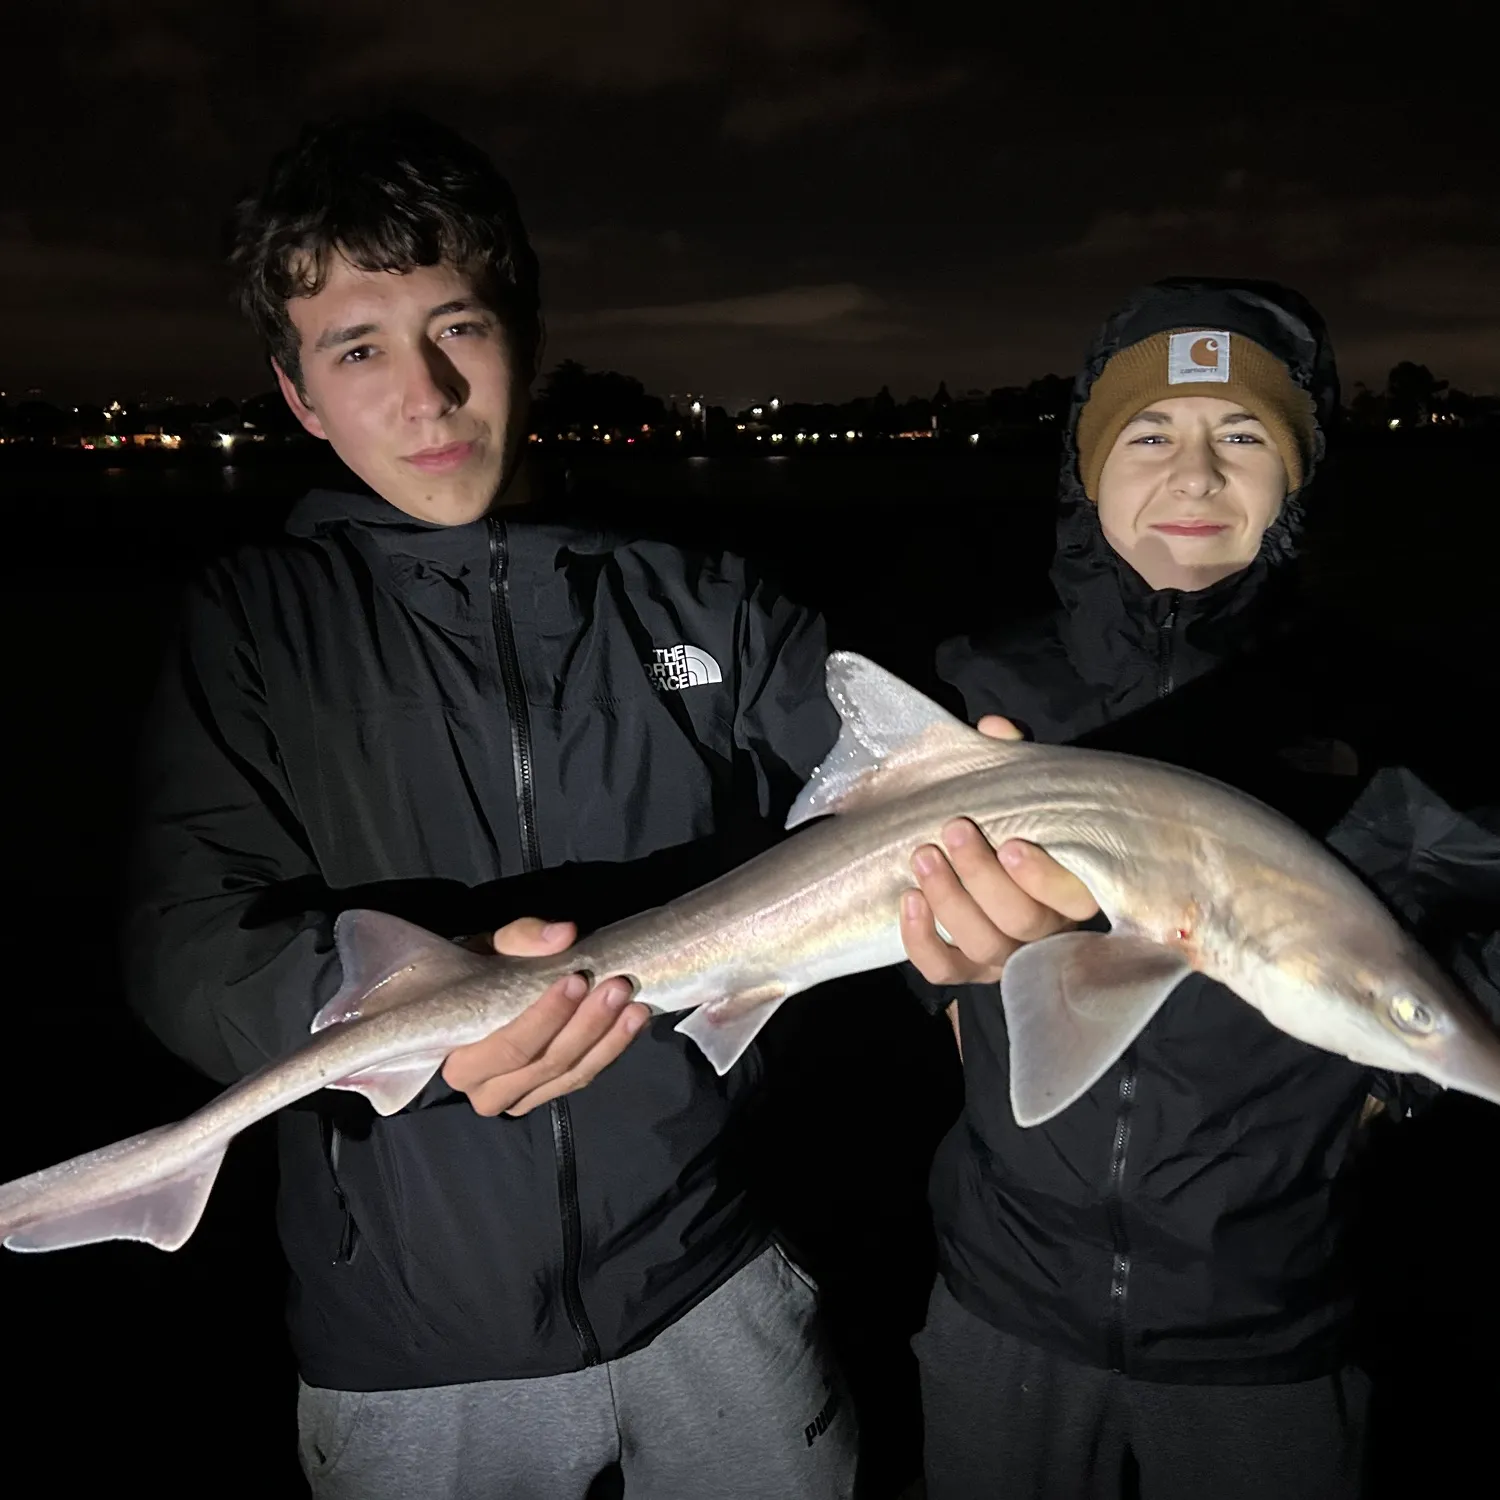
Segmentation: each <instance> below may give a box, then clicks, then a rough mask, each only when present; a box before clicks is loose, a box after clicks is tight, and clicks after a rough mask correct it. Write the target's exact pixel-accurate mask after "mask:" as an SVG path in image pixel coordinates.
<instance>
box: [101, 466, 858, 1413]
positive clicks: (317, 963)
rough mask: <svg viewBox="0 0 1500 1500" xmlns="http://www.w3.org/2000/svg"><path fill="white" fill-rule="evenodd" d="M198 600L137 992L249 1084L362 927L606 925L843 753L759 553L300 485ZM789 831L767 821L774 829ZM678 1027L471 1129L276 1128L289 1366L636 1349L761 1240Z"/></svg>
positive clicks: (720, 1112) (146, 833) (419, 1119)
mask: <svg viewBox="0 0 1500 1500" xmlns="http://www.w3.org/2000/svg"><path fill="white" fill-rule="evenodd" d="M288 530H289V532H290V536H289V537H287V538H286V539H285V540H283V541H282V542H280V543H278V544H276V545H273V546H269V547H256V548H250V549H246V550H244V551H242V552H241V553H239V554H238V555H236V556H234V557H233V558H231V559H229V560H227V561H225V562H222V563H219V564H216V565H215V566H213V567H212V568H211V569H209V571H208V572H207V573H206V575H205V576H204V577H203V578H202V579H201V580H200V582H199V583H198V584H197V586H196V587H195V588H194V589H193V590H192V591H191V594H190V598H189V601H188V607H187V610H186V617H185V622H184V626H183V630H182V634H181V640H180V644H179V646H178V648H177V651H176V654H175V656H174V658H173V660H172V661H171V662H170V664H169V667H168V670H167V672H166V674H165V679H164V682H163V684H162V688H161V693H160V698H159V702H158V705H157V709H156V713H155V717H154V723H153V726H152V728H151V730H150V731H149V732H148V736H147V740H146V745H145V754H144V757H143V761H144V772H145V785H144V787H143V789H142V791H143V806H144V809H145V814H144V818H143V823H142V827H141V830H140V836H139V848H138V858H137V860H136V865H135V873H134V898H133V905H132V909H131V914H130V920H129V923H128V929H127V931H128V937H127V957H126V973H127V982H128V984H129V986H130V993H131V997H132V1003H133V1005H134V1006H135V1008H136V1009H137V1010H138V1011H139V1013H140V1014H141V1015H142V1016H143V1017H144V1019H145V1020H146V1021H147V1023H148V1024H149V1025H150V1026H151V1027H152V1029H153V1030H155V1031H156V1033H157V1034H158V1035H159V1036H160V1037H161V1038H162V1039H163V1040H164V1041H165V1042H166V1043H167V1045H168V1046H170V1047H171V1048H172V1049H173V1050H174V1051H175V1052H177V1053H178V1054H179V1055H180V1056H182V1057H184V1058H186V1059H187V1060H188V1061H190V1062H191V1063H193V1064H194V1065H196V1066H197V1067H198V1068H200V1069H201V1070H202V1071H203V1072H205V1073H207V1074H208V1075H209V1076H210V1077H212V1078H215V1079H217V1080H220V1081H222V1082H228V1081H230V1080H233V1079H236V1078H239V1077H242V1076H243V1075H245V1074H247V1073H249V1072H250V1071H252V1070H253V1069H255V1068H257V1067H259V1066H261V1065H262V1064H264V1063H265V1062H267V1061H269V1060H272V1059H275V1058H277V1057H280V1056H282V1055H284V1054H285V1053H287V1052H289V1051H291V1050H292V1049H293V1048H295V1047H296V1046H298V1045H299V1044H300V1043H302V1042H303V1041H305V1040H306V1037H307V1034H308V1024H309V1022H310V1021H311V1019H312V1017H313V1015H314V1014H315V1012H316V1011H317V1010H318V1008H319V1006H320V1005H322V1004H323V1003H324V1002H325V1001H326V1000H327V999H328V998H329V997H330V996H331V994H332V993H333V991H334V989H335V988H336V987H337V985H338V983H339V965H338V959H337V956H336V954H335V952H334V948H333V942H332V927H333V919H334V917H335V916H336V915H337V913H338V912H339V911H341V910H346V909H349V908H353V907H370V908H374V909H377V910H382V911H387V912H391V913H393V914H395V915H399V916H402V917H405V918H406V919H408V920H411V921H415V922H418V923H420V924H422V925H424V926H426V927H428V928H431V929H434V930H436V931H438V932H441V933H444V934H446V935H449V936H459V935H464V934H469V933H475V932H482V931H487V930H492V929H493V928H494V927H496V926H498V925H500V924H501V923H503V922H505V921H507V920H510V919H511V918H514V917H519V916H525V915H541V916H551V917H568V918H573V919H576V920H577V921H579V923H580V925H581V926H583V927H584V928H588V927H591V926H594V925H596V924H598V923H599V922H602V921H605V920H610V919H613V918H617V917H620V916H624V915H626V914H629V913H631V912H634V911H638V910H641V909H643V908H644V907H647V906H649V905H651V904H653V903H654V902H657V901H660V900H663V899H666V898H667V897H669V896H670V895H672V894H675V893H677V892H679V891H681V890H684V889H688V888H690V887H691V886H692V885H694V884H696V883H697V882H698V881H700V880H702V879H705V878H708V877H709V876H711V875H712V874H714V873H718V871H719V870H720V869H721V868H724V867H727V865H729V864H731V863H734V862H736V861H737V860H738V859H740V858H741V857H743V856H744V855H745V854H746V853H748V852H750V851H751V850H752V849H753V848H755V847H758V846H759V845H760V844H761V843H763V842H765V841H767V840H768V838H769V837H770V834H769V832H768V830H770V829H771V828H772V827H773V826H779V823H780V821H781V818H782V817H783V815H784V813H785V810H786V807H787V806H788V805H789V803H790V800H791V798H792V797H793V796H794V795H795V793H796V790H797V787H798V786H799V785H800V783H801V781H802V780H803V778H805V777H806V775H807V774H808V773H809V771H810V770H811V769H812V767H813V766H814V765H815V764H816V762H817V761H818V759H819V758H820V757H821V756H822V755H823V754H824V753H825V752H826V751H827V749H828V747H829V745H830V744H831V743H832V741H833V738H834V735H835V731H836V728H837V721H836V716H835V715H834V712H833V709H832V708H831V706H830V705H829V703H828V701H827V698H826V696H825V695H824V692H823V686H822V676H823V663H824V656H825V649H826V648H825V643H824V630H823V626H822V623H821V621H820V620H819V619H818V618H817V617H816V616H814V615H812V614H810V613H809V612H807V611H805V610H803V609H801V608H799V607H796V606H794V605H793V604H791V603H790V602H788V601H787V600H786V599H785V598H784V597H783V596H781V595H780V594H779V593H778V592H777V591H776V590H775V589H774V588H773V587H771V586H770V585H769V584H768V583H767V582H765V581H764V580H762V579H760V578H758V577H757V576H756V575H755V574H754V573H753V572H752V571H751V570H750V569H749V567H748V566H747V565H746V564H745V563H743V562H741V561H740V560H738V559H736V558H733V557H728V556H718V557H705V556H694V555H691V554H687V553H684V552H682V551H680V550H679V549H677V548H675V547H671V546H667V545H664V544H661V543H656V542H649V541H626V540H620V539H617V538H612V537H610V536H608V535H605V534H603V533H599V532H593V531H589V530H586V529H582V528H580V527H577V526H570V525H565V524H561V523H553V522H548V521H543V520H526V519H515V518H508V517H495V518H490V519H486V520H482V521H478V522H475V523H474V524H472V525H467V526H459V527H453V528H447V527H441V526H430V525H425V524H423V523H420V522H418V521H415V520H413V519H412V518H410V517H408V516H406V515H404V514H402V513H401V512H399V511H397V510H395V509H394V508H392V507H391V506H389V505H387V504H386V503H385V502H384V501H382V500H378V499H375V498H373V497H371V496H362V495H352V494H337V493H331V492H315V493H314V494H312V495H310V496H308V497H307V498H306V499H305V500H304V501H303V502H301V504H300V505H299V506H298V507H297V509H296V510H295V511H294V513H293V515H292V517H291V520H290V522H289V524H288ZM773 820H774V821H773ZM673 1025H674V1018H672V1017H670V1016H667V1017H662V1018H659V1019H658V1020H656V1021H655V1022H653V1023H651V1024H650V1025H649V1026H648V1028H647V1030H646V1032H645V1033H644V1034H643V1035H642V1036H641V1037H639V1038H638V1039H637V1040H636V1042H635V1043H634V1044H633V1045H632V1046H631V1047H630V1048H629V1049H627V1051H626V1053H625V1054H624V1055H623V1056H622V1057H621V1059H620V1060H619V1061H618V1062H616V1063H615V1064H614V1065H613V1066H611V1067H610V1068H609V1069H607V1070H606V1071H605V1072H604V1073H603V1074H602V1075H601V1076H600V1078H599V1079H598V1080H597V1081H596V1082H595V1083H593V1084H592V1085H591V1086H590V1087H589V1088H587V1089H585V1090H582V1091H581V1092H579V1093H577V1094H574V1095H572V1096H569V1097H568V1098H566V1099H562V1100H558V1101H555V1102H554V1103H553V1104H552V1105H551V1106H549V1107H546V1108H542V1109H538V1110H534V1111H532V1112H531V1113H530V1114H528V1115H526V1116H524V1117H522V1118H509V1117H506V1116H501V1117H499V1118H497V1119H484V1118H481V1117H480V1116H479V1115H477V1114H476V1113H475V1112H474V1111H473V1109H472V1108H471V1107H470V1106H469V1103H468V1100H467V1099H466V1098H465V1097H464V1096H462V1095H459V1094H455V1093H454V1092H453V1091H452V1090H451V1089H448V1088H447V1087H446V1086H445V1085H443V1084H442V1083H441V1079H440V1078H439V1079H438V1080H435V1082H434V1084H432V1085H430V1086H429V1087H428V1089H427V1090H426V1091H425V1092H424V1094H423V1095H422V1096H421V1097H420V1098H419V1099H418V1100H417V1101H416V1103H415V1104H414V1105H413V1106H412V1107H409V1108H408V1109H406V1110H404V1111H402V1112H401V1113H399V1114H396V1115H393V1116H391V1117H389V1118H384V1119H382V1118H379V1117H377V1116H375V1115H374V1113H373V1111H372V1110H371V1109H370V1108H369V1106H368V1105H367V1104H366V1103H365V1101H364V1100H362V1099H359V1098H358V1097H355V1096H352V1095H348V1094H343V1095H334V1094H330V1093H327V1092H325V1093H322V1094H319V1095H317V1096H315V1097H314V1098H312V1099H310V1100H307V1101H304V1103H303V1104H302V1105H301V1106H300V1107H294V1108H291V1109H288V1110H285V1111H283V1112H282V1113H281V1115H280V1116H279V1124H280V1160H281V1187H280V1204H279V1222H280V1231H281V1236H282V1241H283V1245H284V1247H285V1250H286V1254H287V1257H288V1259H289V1261H290V1265H291V1273H292V1280H291V1299H290V1322H291V1332H292V1340H293V1345H294V1348H295V1352H296V1355H297V1359H298V1363H299V1366H300V1369H301V1373H302V1375H303V1377H304V1378H305V1379H306V1380H307V1381H309V1382H310V1383H312V1384H314V1385H320V1386H331V1387H336V1388H342V1389H353V1390H378V1389H395V1388H407V1387H416V1386H425V1385H441V1384H449V1383H455V1382H464V1381H477V1380H489V1379H501V1378H512V1377H523V1376H537V1375H552V1374H557V1373H560V1372H564V1371H569V1370H576V1369H579V1368H580V1367H582V1366H585V1365H588V1364H591V1363H595V1362H597V1361H599V1360H602V1359H612V1358H616V1357H618V1356H620V1355H622V1354H625V1353H628V1352H630V1351H631V1350H633V1349H636V1348H639V1347H641V1346H642V1345H644V1344H646V1343H647V1342H649V1341H650V1339H651V1338H652V1337H653V1336H654V1335H655V1334H656V1333H658V1332H659V1331H660V1330H661V1329H662V1328H664V1327H666V1326H667V1325H669V1324H671V1323H672V1322H674V1321H675V1320H676V1319H677V1318H678V1317H680V1316H681V1315H682V1314H683V1313H684V1312H686V1311H687V1310H688V1309H689V1308H691V1307H692V1306H693V1305H694V1304H695V1303H696V1302H698V1301H699V1300H700V1299H701V1298H703V1297H704V1296H706V1295H707V1294H708V1293H709V1292H711V1291H712V1290H713V1289H714V1288H715V1287H717V1286H718V1285H720V1284H721V1283H722V1282H723V1281H724V1280H725V1279H726V1278H728V1277H729V1276H731V1275H732V1274H733V1273H734V1272H735V1271H736V1270H737V1269H738V1268H739V1267H740V1266H742V1265H743V1264H745V1263H746V1262H747V1261H748V1260H749V1259H750V1258H751V1257H753V1256H754V1255H755V1254H756V1253H757V1252H758V1251H759V1250H760V1249H761V1248H762V1247H763V1246H764V1244H765V1243H766V1232H765V1229H764V1227H763V1226H762V1224H761V1223H760V1222H759V1221H758V1219H757V1216H756V1215H755V1214H754V1213H753V1212H752V1210H751V1208H750V1206H749V1203H748V1200H747V1197H746V1194H745V1193H744V1192H743V1191H742V1189H741V1185H740V1181H739V1178H738V1176H737V1173H736V1169H735V1165H734V1163H735V1151H734V1149H733V1143H734V1138H735V1126H736V1120H737V1118H738V1114H737V1109H736V1105H737V1100H738V1096H739V1094H740V1092H741V1091H742V1090H743V1089H744V1088H745V1087H746V1086H747V1085H748V1084H749V1083H750V1082H751V1081H753V1079H754V1078H755V1076H756V1069H757V1063H756V1060H755V1058H754V1055H753V1053H752V1055H751V1056H750V1057H748V1058H747V1059H746V1063H747V1064H748V1066H745V1065H741V1066H739V1067H736V1068H735V1069H734V1070H733V1071H732V1073H731V1074H730V1076H729V1077H727V1078H726V1079H724V1080H722V1081H721V1080H720V1079H718V1078H717V1077H716V1076H715V1075H714V1072H713V1070H712V1069H711V1068H710V1067H709V1066H708V1064H707V1063H706V1062H705V1061H704V1059H703V1058H702V1057H701V1056H700V1055H699V1053H698V1051H697V1049H696V1048H695V1047H694V1046H692V1044H691V1043H689V1042H688V1041H687V1040H686V1039H685V1038H684V1037H682V1036H680V1035H678V1034H676V1033H675V1031H674V1030H673Z"/></svg>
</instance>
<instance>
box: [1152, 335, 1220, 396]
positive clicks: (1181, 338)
mask: <svg viewBox="0 0 1500 1500" xmlns="http://www.w3.org/2000/svg"><path fill="white" fill-rule="evenodd" d="M1228 379H1229V335H1228V334H1227V333H1225V332H1224V331H1223V330H1221V329H1219V330H1216V329H1209V328H1199V329H1195V330H1194V331H1193V332H1192V333H1174V334H1173V335H1172V336H1171V338H1170V339H1169V340H1168V341H1167V384H1168V385H1191V384H1193V383H1195V382H1196V381H1200V380H1212V381H1215V382H1220V381H1227V380H1228Z"/></svg>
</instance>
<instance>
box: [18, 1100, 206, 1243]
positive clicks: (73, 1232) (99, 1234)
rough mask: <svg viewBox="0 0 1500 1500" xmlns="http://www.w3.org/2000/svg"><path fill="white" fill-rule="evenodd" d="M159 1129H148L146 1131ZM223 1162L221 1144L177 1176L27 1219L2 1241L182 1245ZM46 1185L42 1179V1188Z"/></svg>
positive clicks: (77, 1165)
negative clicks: (68, 1210)
mask: <svg viewBox="0 0 1500 1500" xmlns="http://www.w3.org/2000/svg"><path fill="white" fill-rule="evenodd" d="M167 1128H170V1127H167ZM158 1133H159V1132H156V1131H150V1132H148V1135H156V1134H158ZM139 1139H142V1140H144V1139H145V1138H144V1137H141V1138H139ZM108 1149H113V1150H118V1149H119V1148H108ZM99 1154H102V1153H90V1156H94V1155H99ZM89 1160H90V1157H87V1156H86V1157H79V1158H77V1159H76V1160H75V1161H72V1162H66V1163H64V1164H63V1167H62V1168H60V1169H59V1168H53V1169H52V1170H53V1171H59V1170H63V1171H68V1170H79V1169H82V1168H85V1167H86V1166H87V1164H88V1162H89ZM223 1162H224V1148H223V1147H220V1148H219V1149H218V1150H216V1151H213V1152H211V1153H209V1154H207V1155H205V1156H203V1157H200V1158H199V1159H198V1160H197V1161H196V1162H194V1163H193V1164H192V1165H191V1166H189V1167H187V1168H185V1169H183V1170H181V1171H179V1172H177V1173H175V1174H174V1175H173V1176H171V1177H167V1178H162V1179H159V1180H157V1181H155V1182H150V1183H148V1184H146V1185H145V1186H144V1187H142V1188H140V1189H138V1190H137V1191H135V1192H133V1193H131V1194H129V1195H128V1196H126V1197H120V1198H116V1199H114V1200H112V1201H110V1202H105V1203H91V1204H89V1205H88V1206H87V1207H86V1208H80V1209H78V1210H77V1211H76V1212H74V1213H61V1214H54V1215H48V1216H46V1217H43V1218H38V1219H36V1220H35V1221H34V1222H32V1223H30V1224H25V1223H23V1224H22V1225H21V1226H20V1227H19V1228H17V1229H14V1230H11V1231H9V1232H6V1233H4V1234H3V1240H0V1243H3V1244H4V1245H5V1248H6V1249H7V1250H22V1251H26V1250H71V1249H72V1248H73V1247H74V1246H75V1245H97V1244H99V1243H100V1242H101V1241H103V1240H142V1241H144V1242H145V1243H146V1244H148V1245H155V1246H156V1248H157V1249H158V1250H177V1249H180V1248H181V1247H182V1246H183V1245H184V1244H186V1243H187V1240H188V1237H189V1236H190V1235H191V1234H192V1232H193V1231H194V1230H195V1229H196V1228H197V1227H198V1220H199V1219H201V1218H202V1217H203V1207H204V1205H205V1204H206V1203H207V1202H208V1195H209V1193H211V1192H212V1191H213V1185H214V1179H215V1178H216V1177H217V1176H218V1175H219V1168H220V1166H222V1165H223ZM39 1175H40V1174H39ZM42 1186H43V1184H42V1183H41V1182H38V1187H37V1191H38V1192H39V1193H40V1192H41V1190H42Z"/></svg>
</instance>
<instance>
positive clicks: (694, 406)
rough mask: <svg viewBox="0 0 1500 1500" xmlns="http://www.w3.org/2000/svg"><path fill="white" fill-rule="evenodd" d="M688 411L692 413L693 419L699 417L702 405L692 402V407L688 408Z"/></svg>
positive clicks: (701, 412)
mask: <svg viewBox="0 0 1500 1500" xmlns="http://www.w3.org/2000/svg"><path fill="white" fill-rule="evenodd" d="M690 410H691V411H692V413H693V415H694V416H695V417H697V416H701V415H702V414H703V403H702V402H701V401H695V402H693V404H692V407H691V408H690Z"/></svg>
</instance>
